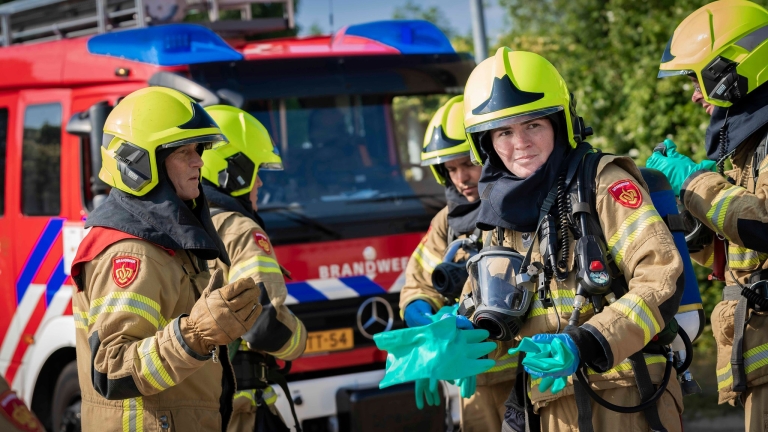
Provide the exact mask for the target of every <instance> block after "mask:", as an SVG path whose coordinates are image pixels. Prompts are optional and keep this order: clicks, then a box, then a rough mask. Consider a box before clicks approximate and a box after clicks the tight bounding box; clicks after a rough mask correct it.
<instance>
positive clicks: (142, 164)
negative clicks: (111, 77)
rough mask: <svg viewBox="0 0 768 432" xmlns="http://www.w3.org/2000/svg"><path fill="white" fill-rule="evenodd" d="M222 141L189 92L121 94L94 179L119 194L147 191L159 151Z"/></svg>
mask: <svg viewBox="0 0 768 432" xmlns="http://www.w3.org/2000/svg"><path fill="white" fill-rule="evenodd" d="M225 142H226V138H225V137H224V135H223V134H222V133H221V130H220V129H219V127H218V126H217V125H216V122H214V121H213V119H211V117H210V116H209V115H208V114H207V113H206V112H205V110H204V109H203V107H201V106H200V105H199V104H198V103H197V102H195V101H194V100H193V99H191V98H190V97H189V96H187V95H185V94H183V93H181V92H179V91H176V90H172V89H169V88H165V87H149V88H144V89H141V90H137V91H135V92H133V93H131V94H129V95H128V96H126V97H125V98H124V99H123V100H121V101H120V103H118V104H117V105H116V106H115V108H114V109H112V112H111V113H110V114H109V116H108V117H107V120H106V122H105V123H104V139H103V140H102V148H101V158H102V166H101V170H100V171H99V178H100V179H101V180H103V181H104V182H105V183H106V184H108V185H110V186H111V187H114V188H117V189H119V190H121V191H123V192H126V193H129V194H132V195H136V196H142V195H146V194H147V192H149V191H150V190H152V189H153V188H154V187H155V186H156V185H157V183H158V170H157V155H156V153H157V150H158V149H161V148H173V147H179V146H183V145H187V144H200V143H205V144H206V145H210V146H213V145H215V144H221V143H225Z"/></svg>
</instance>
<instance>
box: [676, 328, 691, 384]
mask: <svg viewBox="0 0 768 432" xmlns="http://www.w3.org/2000/svg"><path fill="white" fill-rule="evenodd" d="M677 335H678V336H680V339H682V340H683V344H685V361H683V364H681V365H680V367H676V368H675V370H676V371H677V373H678V374H681V373H683V372H685V371H687V370H688V368H689V367H691V362H692V361H693V344H692V343H691V338H690V337H688V333H686V332H685V330H683V328H682V327H679V328H678V329H677Z"/></svg>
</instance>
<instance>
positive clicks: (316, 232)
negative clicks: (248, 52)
mask: <svg viewBox="0 0 768 432" xmlns="http://www.w3.org/2000/svg"><path fill="white" fill-rule="evenodd" d="M447 99H448V96H447V95H429V96H396V97H391V96H384V95H364V96H360V95H341V96H334V97H315V98H285V99H269V100H260V101H252V102H250V103H249V104H248V106H247V107H246V110H247V111H249V112H250V113H251V114H253V115H254V117H256V118H257V119H259V120H260V121H261V122H262V123H263V124H264V125H265V126H266V127H267V129H268V130H269V132H270V135H271V136H272V138H273V139H274V141H275V145H276V146H277V147H278V149H279V150H280V154H281V156H282V158H283V165H284V168H285V170H284V171H260V172H259V176H260V178H261V180H262V181H263V183H264V186H263V187H262V188H261V189H260V190H259V196H258V206H259V213H260V215H261V216H262V218H263V219H264V221H265V223H266V225H267V226H268V227H269V230H270V233H271V235H272V237H274V239H273V240H274V242H275V243H277V244H280V243H291V242H293V241H306V237H307V236H310V237H316V238H318V240H319V239H320V238H322V239H329V240H330V239H342V238H351V237H358V236H366V235H371V234H386V233H388V231H389V229H386V228H385V227H384V225H386V224H388V223H390V222H397V221H401V222H410V223H414V222H417V221H419V220H420V219H425V217H426V218H427V219H426V220H427V223H428V218H430V217H431V215H433V214H434V213H435V212H436V211H437V210H439V209H440V208H442V206H443V205H444V193H443V188H442V187H441V186H439V185H438V184H437V183H436V182H435V180H434V178H433V176H432V173H431V172H430V170H429V168H428V167H421V166H420V160H421V159H420V153H421V146H422V140H423V138H424V132H425V128H426V121H428V120H429V114H427V112H426V111H429V112H434V110H435V109H436V108H437V107H439V106H440V104H442V103H444V102H445V101H446V100H447ZM425 120H426V121H425ZM371 228H373V232H372V231H371ZM377 228H378V229H377ZM376 231H378V232H376ZM400 232H402V231H400ZM302 237H303V238H302Z"/></svg>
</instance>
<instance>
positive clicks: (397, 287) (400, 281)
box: [387, 270, 405, 293]
mask: <svg viewBox="0 0 768 432" xmlns="http://www.w3.org/2000/svg"><path fill="white" fill-rule="evenodd" d="M403 286H405V270H403V272H402V273H400V276H398V277H397V280H396V281H395V283H393V284H392V286H391V287H389V289H388V290H387V292H390V293H396V292H400V291H401V290H402V289H403Z"/></svg>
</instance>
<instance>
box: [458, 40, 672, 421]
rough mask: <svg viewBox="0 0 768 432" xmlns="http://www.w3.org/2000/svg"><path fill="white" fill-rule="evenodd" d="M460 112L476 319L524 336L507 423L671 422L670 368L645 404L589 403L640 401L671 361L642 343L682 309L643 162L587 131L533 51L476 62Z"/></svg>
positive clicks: (559, 82)
mask: <svg viewBox="0 0 768 432" xmlns="http://www.w3.org/2000/svg"><path fill="white" fill-rule="evenodd" d="M464 112H465V117H464V125H465V127H466V130H467V136H468V138H469V140H470V149H471V151H472V156H473V158H474V159H475V160H477V161H483V176H482V177H481V179H480V183H479V190H480V195H481V197H482V204H481V206H480V213H479V214H478V219H477V221H478V227H480V228H482V229H484V230H486V231H487V233H485V234H484V239H485V240H484V242H485V244H486V245H487V246H485V247H483V249H482V250H481V251H480V253H478V254H477V255H476V256H475V257H473V258H472V259H470V261H469V266H468V267H469V273H470V277H469V281H468V283H469V284H470V285H471V288H472V297H473V300H474V303H473V304H472V307H473V308H475V309H474V315H473V318H472V319H473V322H474V324H475V325H476V326H478V327H482V328H485V329H488V330H489V332H490V333H491V338H496V339H505V338H509V337H514V336H516V337H517V338H521V337H524V339H522V340H521V342H520V345H519V348H516V349H514V350H511V351H510V352H511V353H520V354H522V353H525V356H524V357H523V360H522V366H523V367H524V369H525V371H526V372H527V373H528V374H530V376H528V377H527V379H526V381H523V380H522V379H518V383H519V384H521V385H518V386H516V391H515V392H513V393H512V394H511V395H510V400H509V401H508V412H507V415H506V418H505V423H504V426H503V430H505V431H523V430H525V427H526V425H525V422H526V419H527V421H528V422H529V427H530V428H531V430H537V429H536V428H537V427H540V429H541V430H542V431H547V432H555V431H557V432H560V431H569V432H570V431H575V430H579V431H584V432H587V431H592V430H594V431H615V430H622V431H633V432H634V431H649V430H667V431H670V432H672V431H680V430H681V422H680V414H681V412H682V394H681V391H680V387H679V384H678V382H677V380H675V379H674V378H672V379H669V380H668V383H667V386H666V389H665V390H664V391H663V392H660V393H659V396H660V397H659V398H658V399H656V400H653V399H651V402H649V407H648V408H647V409H645V410H643V411H641V412H636V413H633V414H621V413H619V412H615V411H612V410H609V409H608V408H605V407H604V406H603V405H600V404H599V403H598V400H599V399H598V398H602V400H608V401H610V402H611V403H613V404H615V405H619V406H625V407H635V406H637V405H638V404H639V402H640V400H641V393H642V394H643V399H644V400H648V398H649V397H650V396H651V395H653V394H654V393H655V392H656V387H655V386H658V385H660V384H662V381H663V380H662V378H663V375H664V372H665V370H671V366H672V364H671V358H668V357H667V356H666V353H667V351H666V350H665V349H664V348H663V347H662V346H660V343H659V346H656V344H655V343H650V342H652V340H654V339H655V336H657V335H659V339H661V337H662V335H663V333H662V330H663V329H665V327H666V325H667V323H668V322H669V321H670V320H672V318H673V317H674V315H675V313H676V312H677V308H678V305H679V303H680V296H681V295H682V288H680V289H678V288H677V286H678V284H680V283H681V282H682V279H681V278H682V272H683V265H682V260H681V258H680V255H679V253H678V251H677V249H676V247H675V243H674V240H673V237H672V234H671V233H670V232H669V230H668V229H667V227H666V225H665V224H664V221H663V220H662V218H661V217H660V216H659V215H658V213H657V211H656V210H655V208H654V207H653V205H652V203H651V198H650V195H649V193H648V192H647V187H646V184H645V182H644V181H643V178H642V176H641V174H640V171H639V170H638V168H637V167H636V166H635V165H634V163H633V162H632V161H631V160H630V159H628V158H623V157H616V156H610V155H601V154H599V153H597V152H596V151H595V150H594V149H592V148H591V146H589V144H588V143H586V142H585V141H584V139H585V138H586V136H587V135H589V134H590V133H591V130H590V129H588V128H586V127H585V126H584V122H583V120H582V119H581V118H580V117H578V115H577V113H576V103H575V101H574V100H573V98H572V96H571V94H570V93H569V91H568V88H567V86H566V84H565V82H564V80H563V79H562V77H561V76H560V74H559V73H558V72H557V70H556V69H555V68H554V66H552V64H551V63H549V62H548V61H547V60H546V59H544V58H542V57H541V56H539V55H537V54H534V53H530V52H523V51H512V50H510V49H509V48H500V49H499V50H498V51H497V52H496V54H495V55H494V56H493V57H491V58H489V59H487V60H485V61H483V62H482V63H480V64H479V65H478V66H477V67H476V68H475V70H474V71H473V72H472V74H471V75H470V77H469V80H468V82H467V85H466V87H465V93H464ZM601 243H602V245H601ZM500 245H501V246H500ZM606 252H607V253H606ZM515 274H517V276H515ZM529 279H530V280H531V281H537V282H536V283H530V282H529ZM680 286H681V287H682V284H680ZM467 304H468V303H467ZM574 311H576V312H575V313H574ZM531 336H532V337H533V339H530V338H529V337H531ZM669 342H671V340H670V341H669ZM669 342H667V343H669ZM649 343H650V344H649ZM666 368H670V369H666ZM577 371H578V372H577ZM577 374H578V375H579V376H580V377H581V378H582V379H584V381H583V382H585V383H587V384H586V387H587V388H585V386H584V385H583V384H579V385H578V386H574V381H576V380H577ZM522 376H525V375H521V377H522ZM587 389H591V391H592V392H593V393H595V395H594V396H597V398H595V397H593V396H592V395H591V394H590V393H589V391H588V390H587ZM528 397H530V400H527V398H528ZM527 407H528V408H531V407H532V410H527V409H526V408H527ZM526 411H527V412H526ZM535 414H538V417H537V416H536V415H535ZM539 422H540V424H539Z"/></svg>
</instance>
